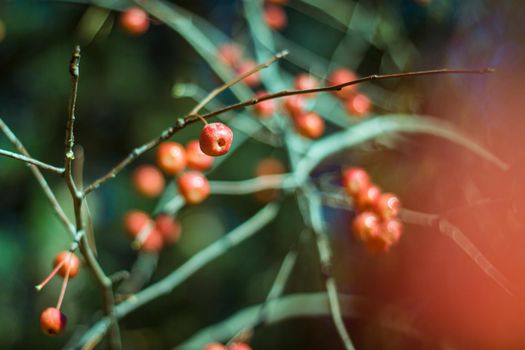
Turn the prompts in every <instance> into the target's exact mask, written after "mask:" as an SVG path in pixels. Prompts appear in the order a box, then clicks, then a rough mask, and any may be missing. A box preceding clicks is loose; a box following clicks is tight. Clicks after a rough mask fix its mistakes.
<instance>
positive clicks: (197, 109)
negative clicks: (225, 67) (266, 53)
mask: <svg viewBox="0 0 525 350" xmlns="http://www.w3.org/2000/svg"><path fill="white" fill-rule="evenodd" d="M286 55H288V51H286V50H284V51H281V52H279V53H277V54H276V55H274V56H273V57H271V58H270V59H269V60H268V61H266V62H264V63H261V64H258V65H256V66H255V67H253V68H252V69H250V70H249V71H247V72H245V73H243V74H241V75H239V76H238V77H236V78H235V79H232V80H230V81H228V82H226V83H225V84H223V85H221V86H220V87H218V88H216V89H215V90H213V91H212V92H210V93H209V94H208V95H207V96H206V97H205V98H204V99H203V100H202V101H201V102H200V103H199V104H197V105H196V106H195V107H194V108H193V109H192V110H191V112H190V113H189V115H196V114H198V113H199V112H200V111H201V109H202V108H204V106H206V105H207V104H208V102H210V101H211V100H213V99H214V98H215V97H216V96H217V95H219V94H220V93H221V92H223V91H224V90H226V89H228V88H230V87H231V86H233V85H235V84H237V83H238V82H240V81H241V80H243V79H244V78H246V77H248V76H250V75H252V74H254V73H257V72H258V71H260V70H262V69H264V68H267V67H269V66H270V65H271V64H272V63H274V62H275V61H277V60H278V59H280V58H283V57H285V56H286Z"/></svg>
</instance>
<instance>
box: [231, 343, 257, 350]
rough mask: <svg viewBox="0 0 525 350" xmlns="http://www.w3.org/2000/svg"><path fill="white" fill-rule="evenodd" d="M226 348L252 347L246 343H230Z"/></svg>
mask: <svg viewBox="0 0 525 350" xmlns="http://www.w3.org/2000/svg"><path fill="white" fill-rule="evenodd" d="M228 350H252V347H251V346H250V345H248V344H246V343H237V342H235V343H231V344H230V345H229V346H228Z"/></svg>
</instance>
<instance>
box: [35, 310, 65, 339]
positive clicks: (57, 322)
mask: <svg viewBox="0 0 525 350" xmlns="http://www.w3.org/2000/svg"><path fill="white" fill-rule="evenodd" d="M66 324H67V318H66V315H64V314H63V313H62V312H61V311H60V310H59V309H57V308H54V307H48V308H47V309H45V310H44V311H42V313H41V314H40V328H42V331H44V333H45V334H47V335H58V334H60V333H62V331H63V330H64V328H66Z"/></svg>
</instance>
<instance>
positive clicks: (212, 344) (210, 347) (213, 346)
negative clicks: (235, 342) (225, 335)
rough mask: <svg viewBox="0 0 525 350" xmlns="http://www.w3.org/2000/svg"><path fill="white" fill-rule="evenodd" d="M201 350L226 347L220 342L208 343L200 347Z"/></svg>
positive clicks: (224, 348)
mask: <svg viewBox="0 0 525 350" xmlns="http://www.w3.org/2000/svg"><path fill="white" fill-rule="evenodd" d="M202 350H228V348H227V347H226V346H224V345H222V344H221V343H210V344H208V345H206V346H205V347H204V348H202Z"/></svg>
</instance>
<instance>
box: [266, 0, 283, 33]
mask: <svg viewBox="0 0 525 350" xmlns="http://www.w3.org/2000/svg"><path fill="white" fill-rule="evenodd" d="M264 21H265V22H266V25H268V27H270V28H271V29H273V30H282V29H284V27H286V25H287V24H288V16H287V15H286V12H285V11H284V10H283V8H282V7H280V6H273V5H266V6H264Z"/></svg>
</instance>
